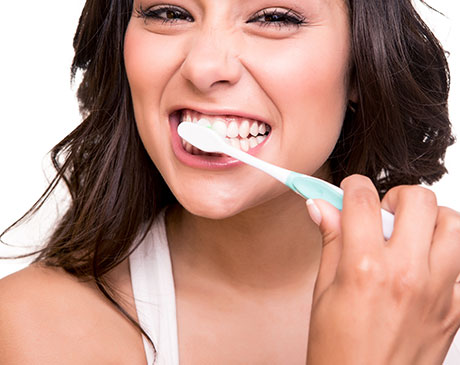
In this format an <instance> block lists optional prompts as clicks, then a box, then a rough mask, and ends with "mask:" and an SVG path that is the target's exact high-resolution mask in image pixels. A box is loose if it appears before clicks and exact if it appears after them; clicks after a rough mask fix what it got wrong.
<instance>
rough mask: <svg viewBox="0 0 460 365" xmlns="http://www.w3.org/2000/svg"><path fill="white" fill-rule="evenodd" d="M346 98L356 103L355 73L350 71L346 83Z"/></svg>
mask: <svg viewBox="0 0 460 365" xmlns="http://www.w3.org/2000/svg"><path fill="white" fill-rule="evenodd" d="M348 100H349V101H351V102H352V103H354V104H357V103H358V87H357V85H356V77H355V73H354V72H351V73H350V81H349V83H348Z"/></svg>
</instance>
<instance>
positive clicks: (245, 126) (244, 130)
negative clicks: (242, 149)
mask: <svg viewBox="0 0 460 365" xmlns="http://www.w3.org/2000/svg"><path fill="white" fill-rule="evenodd" d="M239 134H240V137H241V138H247V136H249V121H248V120H243V123H241V125H240V128H239Z"/></svg>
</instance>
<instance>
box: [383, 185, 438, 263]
mask: <svg viewBox="0 0 460 365" xmlns="http://www.w3.org/2000/svg"><path fill="white" fill-rule="evenodd" d="M382 207H383V208H384V209H387V210H389V211H391V212H394V214H395V223H394V230H393V234H392V236H391V239H390V240H389V241H388V246H389V247H394V248H395V249H397V250H398V257H400V258H401V259H403V260H405V261H406V260H407V261H406V262H407V263H410V262H412V263H421V262H424V263H426V264H427V265H428V255H429V252H430V249H431V242H432V240H433V234H434V228H435V224H436V217H437V214H438V205H437V201H436V196H435V194H434V193H433V192H432V191H431V190H428V189H425V188H423V187H421V186H398V187H396V188H393V189H391V190H390V191H389V192H388V193H387V194H386V195H385V197H384V198H383V200H382Z"/></svg>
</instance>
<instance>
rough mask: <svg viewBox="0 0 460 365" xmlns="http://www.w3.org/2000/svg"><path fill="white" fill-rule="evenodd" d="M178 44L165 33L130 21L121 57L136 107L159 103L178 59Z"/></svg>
mask: <svg viewBox="0 0 460 365" xmlns="http://www.w3.org/2000/svg"><path fill="white" fill-rule="evenodd" d="M180 49H181V45H180V44H177V45H176V44H172V43H171V40H170V39H169V38H168V37H164V36H159V35H156V34H154V33H151V32H148V31H146V30H145V29H143V28H142V27H141V26H140V25H139V24H137V23H135V22H132V23H130V24H129V26H128V28H127V31H126V35H125V44H124V60H125V67H126V73H127V76H128V81H129V85H130V88H131V94H132V98H133V102H134V105H135V110H136V109H140V108H145V107H146V106H147V105H151V106H154V105H156V106H158V102H159V99H160V97H161V93H162V91H163V90H164V88H165V86H166V84H167V82H168V80H169V79H170V78H171V76H172V74H173V73H174V71H175V70H176V69H177V64H178V63H179V62H180V59H181V53H182V52H180V51H178V50H180Z"/></svg>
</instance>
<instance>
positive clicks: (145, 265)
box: [129, 209, 179, 365]
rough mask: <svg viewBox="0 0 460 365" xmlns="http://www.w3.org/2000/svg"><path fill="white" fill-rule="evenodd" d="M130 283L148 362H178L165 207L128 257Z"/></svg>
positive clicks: (175, 364) (162, 364)
mask: <svg viewBox="0 0 460 365" xmlns="http://www.w3.org/2000/svg"><path fill="white" fill-rule="evenodd" d="M129 264H130V272H131V283H132V287H133V293H134V301H135V304H136V311H137V316H138V319H139V323H140V325H141V326H142V328H143V329H144V330H145V332H146V333H147V334H148V335H149V336H150V338H151V339H152V341H153V343H154V345H155V349H156V355H155V353H154V349H153V347H152V345H151V344H150V342H149V341H148V340H147V339H146V338H145V336H144V337H143V342H144V349H145V353H146V358H147V364H148V365H153V364H155V365H179V351H178V339H177V319H176V298H175V291H174V279H173V274H172V265H171V257H170V253H169V247H168V241H167V236H166V227H165V209H163V210H162V211H161V213H160V214H159V215H158V216H157V218H156V219H155V221H154V223H153V226H152V228H151V229H150V231H149V232H148V233H147V235H146V237H145V239H144V240H143V241H142V242H141V244H140V245H139V247H137V249H136V250H135V251H134V252H133V253H132V254H131V256H130V257H129Z"/></svg>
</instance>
